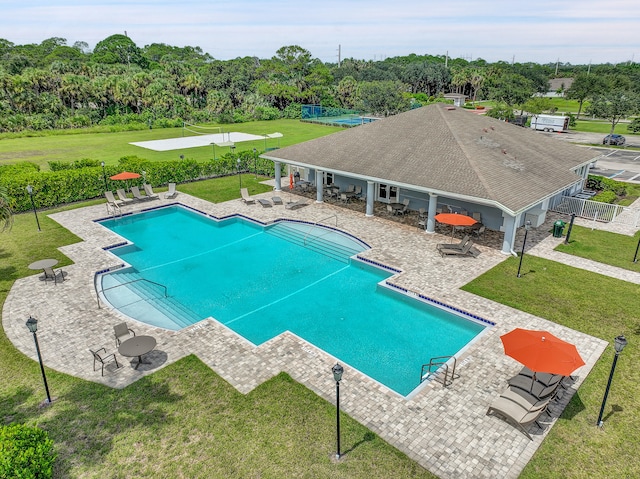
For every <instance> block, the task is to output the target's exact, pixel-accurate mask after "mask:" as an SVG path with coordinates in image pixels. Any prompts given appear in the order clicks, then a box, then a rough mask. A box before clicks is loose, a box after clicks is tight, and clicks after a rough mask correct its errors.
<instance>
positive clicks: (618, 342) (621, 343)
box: [596, 335, 627, 427]
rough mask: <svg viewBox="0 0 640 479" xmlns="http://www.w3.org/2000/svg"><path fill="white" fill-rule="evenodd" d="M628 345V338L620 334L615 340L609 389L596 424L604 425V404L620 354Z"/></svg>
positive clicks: (606, 390) (607, 391)
mask: <svg viewBox="0 0 640 479" xmlns="http://www.w3.org/2000/svg"><path fill="white" fill-rule="evenodd" d="M626 345H627V339H626V338H625V337H624V336H623V335H620V336H618V337H617V338H616V339H614V340H613V347H614V349H615V350H616V354H615V356H614V357H613V364H612V365H611V372H610V373H609V381H608V382H607V389H605V391H604V398H602V407H601V408H600V414H599V415H598V421H597V422H596V426H598V427H602V426H603V425H604V421H603V420H602V415H603V414H604V406H605V404H606V403H607V396H608V395H609V389H610V388H611V381H612V380H613V373H614V371H615V370H616V363H617V362H618V356H619V355H620V353H621V352H622V350H623V349H624V347H625V346H626Z"/></svg>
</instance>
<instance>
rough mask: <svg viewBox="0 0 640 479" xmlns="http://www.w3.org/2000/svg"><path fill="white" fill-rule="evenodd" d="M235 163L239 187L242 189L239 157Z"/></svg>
mask: <svg viewBox="0 0 640 479" xmlns="http://www.w3.org/2000/svg"><path fill="white" fill-rule="evenodd" d="M231 148H233V147H231ZM236 165H237V167H238V178H240V189H242V175H241V174H240V158H238V159H237V160H236Z"/></svg>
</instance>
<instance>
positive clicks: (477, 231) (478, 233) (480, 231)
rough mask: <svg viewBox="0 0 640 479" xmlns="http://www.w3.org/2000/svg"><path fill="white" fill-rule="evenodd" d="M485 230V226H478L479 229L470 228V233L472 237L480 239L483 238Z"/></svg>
mask: <svg viewBox="0 0 640 479" xmlns="http://www.w3.org/2000/svg"><path fill="white" fill-rule="evenodd" d="M476 224H477V223H476ZM486 229H487V227H486V226H485V225H480V227H479V228H472V229H471V232H472V233H473V234H474V236H475V237H476V238H480V236H483V237H484V232H485V230H486Z"/></svg>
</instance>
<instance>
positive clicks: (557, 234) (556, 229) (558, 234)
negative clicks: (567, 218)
mask: <svg viewBox="0 0 640 479" xmlns="http://www.w3.org/2000/svg"><path fill="white" fill-rule="evenodd" d="M564 225H566V223H565V222H564V221H562V220H558V221H556V222H555V223H553V237H554V238H562V231H563V230H564Z"/></svg>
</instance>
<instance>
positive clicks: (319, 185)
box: [316, 170, 324, 203]
mask: <svg viewBox="0 0 640 479" xmlns="http://www.w3.org/2000/svg"><path fill="white" fill-rule="evenodd" d="M323 178H324V173H323V172H322V171H320V170H316V203H322V180H323Z"/></svg>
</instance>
